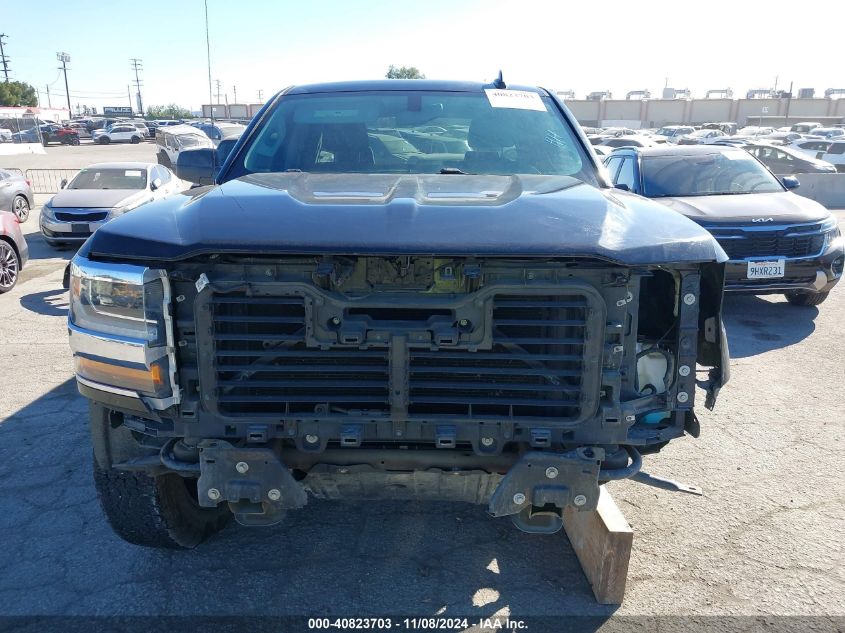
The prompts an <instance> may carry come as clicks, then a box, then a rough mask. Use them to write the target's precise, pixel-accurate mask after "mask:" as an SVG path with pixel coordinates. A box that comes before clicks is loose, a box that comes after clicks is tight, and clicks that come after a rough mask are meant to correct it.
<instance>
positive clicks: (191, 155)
mask: <svg viewBox="0 0 845 633" xmlns="http://www.w3.org/2000/svg"><path fill="white" fill-rule="evenodd" d="M215 157H216V150H215V149H214V148H209V147H201V148H198V149H186V150H182V151H181V152H179V156H178V157H177V158H176V177H177V178H181V179H182V180H187V181H188V182H192V183H194V184H197V185H213V184H214V168H215V166H216V165H215V163H216V160H215Z"/></svg>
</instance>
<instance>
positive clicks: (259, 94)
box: [258, 90, 264, 103]
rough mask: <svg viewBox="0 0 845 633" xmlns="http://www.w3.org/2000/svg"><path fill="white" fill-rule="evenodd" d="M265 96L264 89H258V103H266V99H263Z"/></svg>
mask: <svg viewBox="0 0 845 633" xmlns="http://www.w3.org/2000/svg"><path fill="white" fill-rule="evenodd" d="M263 96H264V91H263V90H259V91H258V103H264V101H263V100H262V97H263Z"/></svg>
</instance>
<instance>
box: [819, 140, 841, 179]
mask: <svg viewBox="0 0 845 633" xmlns="http://www.w3.org/2000/svg"><path fill="white" fill-rule="evenodd" d="M819 158H820V159H821V160H825V161H827V162H828V163H831V164H833V165H835V166H836V171H838V172H840V173H842V172H845V138H842V139H841V140H835V141H833V142H832V143H831V144H830V145H829V146H828V148H827V151H826V152H825V153H824V154H821V155H820V156H819Z"/></svg>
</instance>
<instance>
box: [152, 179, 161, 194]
mask: <svg viewBox="0 0 845 633" xmlns="http://www.w3.org/2000/svg"><path fill="white" fill-rule="evenodd" d="M159 187H161V178H156V179H155V180H153V181H152V182H151V183H150V191H155V190H156V189H158V188H159Z"/></svg>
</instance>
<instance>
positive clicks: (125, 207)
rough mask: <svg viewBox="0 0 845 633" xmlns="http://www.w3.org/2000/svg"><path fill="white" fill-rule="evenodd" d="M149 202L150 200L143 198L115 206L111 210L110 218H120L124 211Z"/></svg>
mask: <svg viewBox="0 0 845 633" xmlns="http://www.w3.org/2000/svg"><path fill="white" fill-rule="evenodd" d="M147 202H149V200H146V199H144V198H141V199H140V200H135V201H134V202H128V203H126V204H124V205H122V206H119V207H115V208H113V209H112V210H111V211H109V218H119V217H120V216H121V215H123V214H124V213H127V212H129V211H132V209H137V208H138V207H140V206H141V205H142V204H145V203H147Z"/></svg>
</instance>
